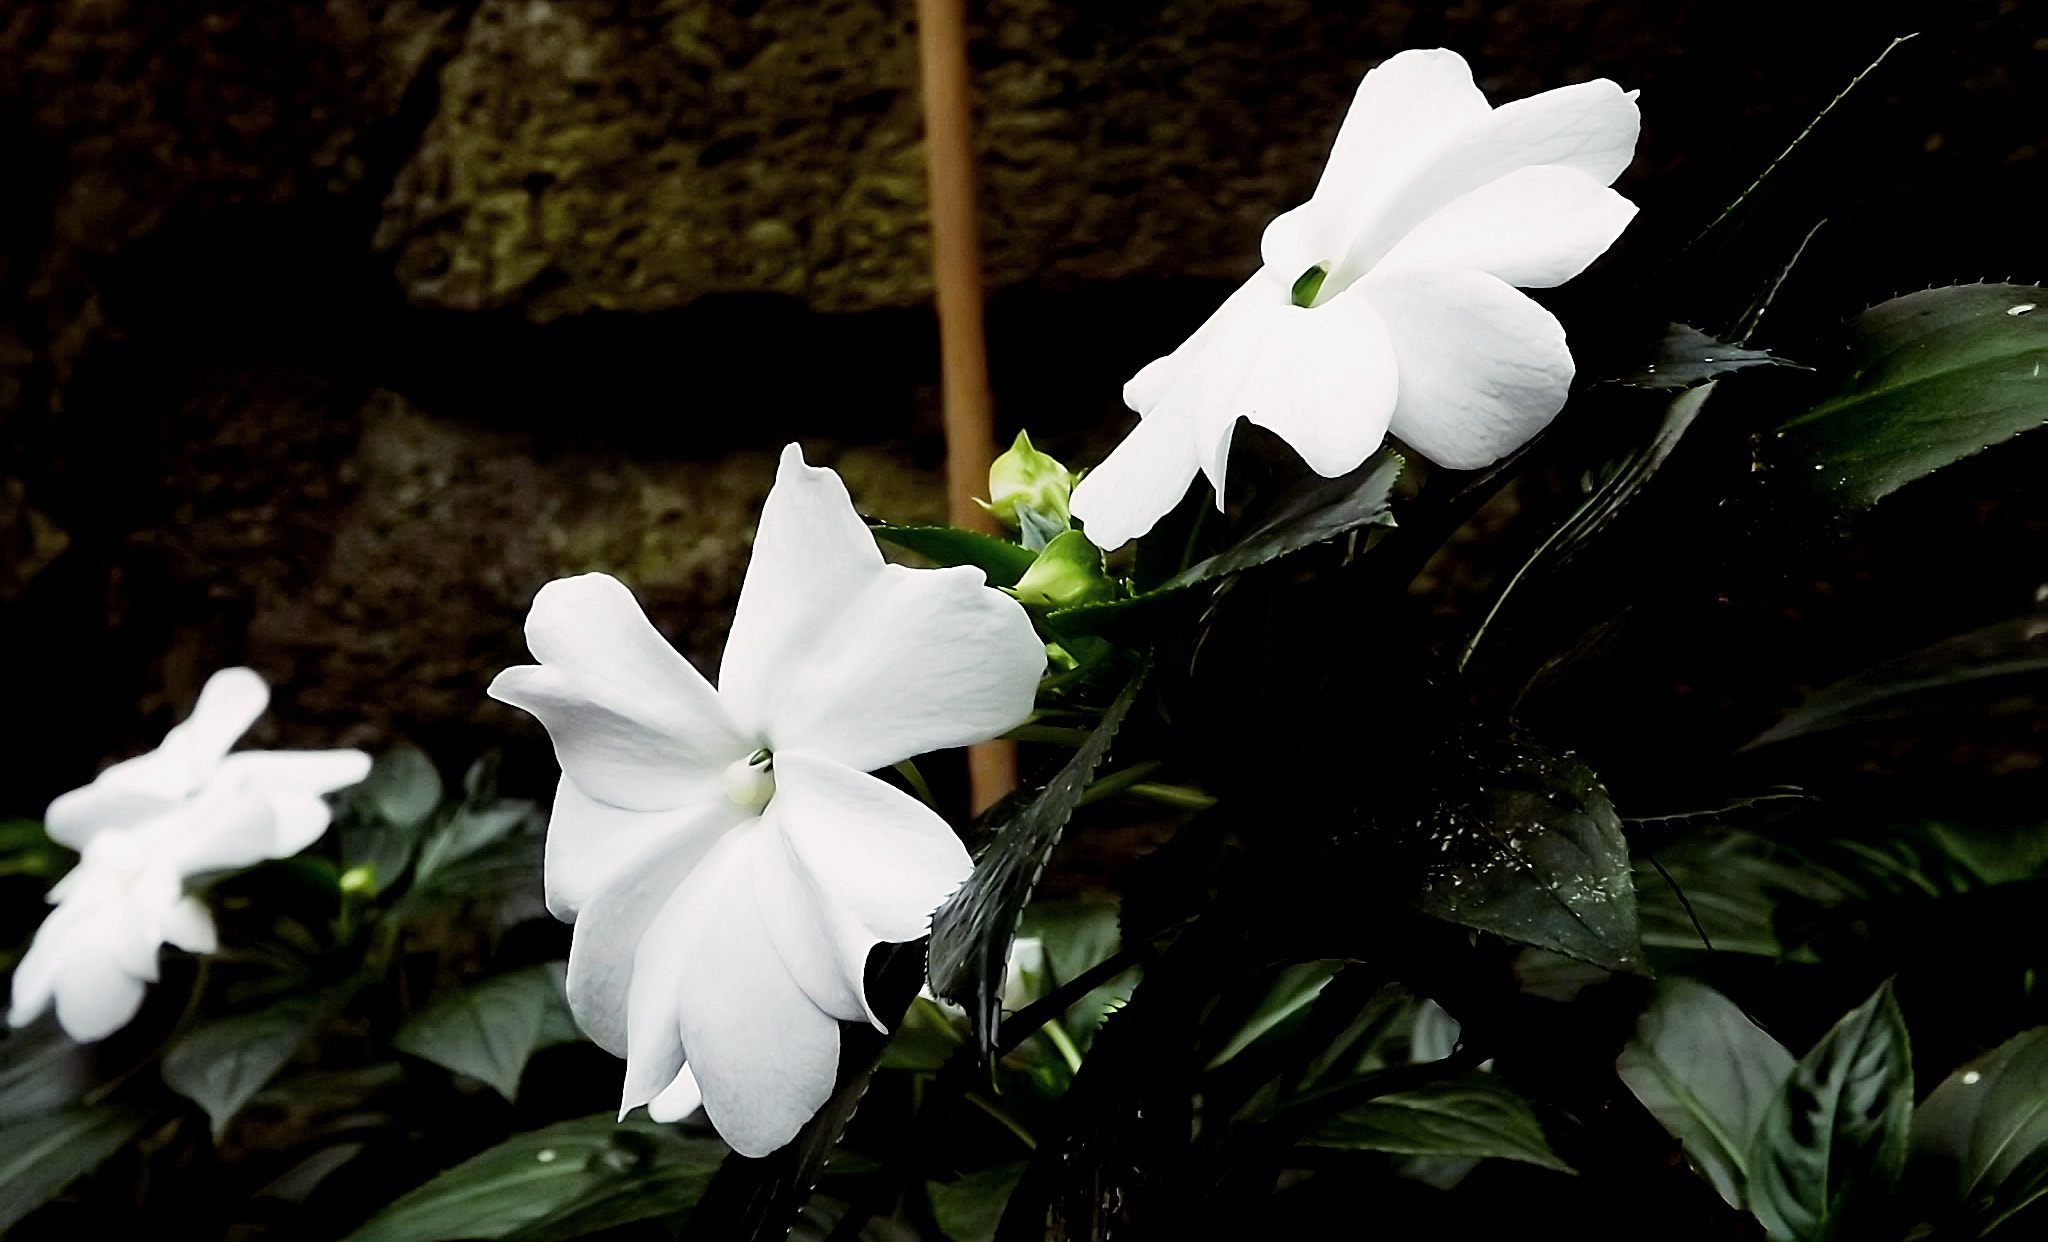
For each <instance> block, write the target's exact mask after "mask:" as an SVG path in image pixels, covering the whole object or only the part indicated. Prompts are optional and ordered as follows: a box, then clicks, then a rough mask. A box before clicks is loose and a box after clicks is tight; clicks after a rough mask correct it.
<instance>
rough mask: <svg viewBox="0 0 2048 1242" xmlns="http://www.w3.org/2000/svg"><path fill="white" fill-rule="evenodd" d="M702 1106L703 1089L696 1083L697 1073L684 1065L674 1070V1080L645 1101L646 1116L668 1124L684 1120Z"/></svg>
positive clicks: (651, 1119)
mask: <svg viewBox="0 0 2048 1242" xmlns="http://www.w3.org/2000/svg"><path fill="white" fill-rule="evenodd" d="M702 1107H704V1091H703V1089H702V1088H700V1087H699V1086H698V1085H697V1075H695V1074H694V1073H692V1072H690V1067H689V1066H687V1065H685V1066H683V1068H681V1069H679V1070H677V1071H676V1076H675V1080H674V1081H673V1082H671V1083H669V1085H668V1086H666V1087H663V1088H662V1090H661V1094H660V1095H657V1096H655V1097H654V1098H653V1099H651V1100H649V1101H647V1117H648V1119H649V1120H650V1121H658V1122H661V1123H662V1124H663V1125H668V1124H670V1123H673V1122H677V1121H682V1120H684V1119H685V1118H687V1117H688V1116H689V1115H690V1114H691V1113H694V1112H696V1111H697V1110H698V1109H700V1108H702Z"/></svg>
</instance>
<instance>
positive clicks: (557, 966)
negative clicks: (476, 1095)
mask: <svg viewBox="0 0 2048 1242" xmlns="http://www.w3.org/2000/svg"><path fill="white" fill-rule="evenodd" d="M563 971H564V964H563V963H561V962H542V963H541V964H539V965H537V966H528V967H525V968H524V969H521V970H513V971H507V972H506V973H504V974H502V975H499V976H497V977H496V978H494V979H486V980H485V981H484V982H482V983H479V984H477V985H476V986H475V987H473V988H469V989H466V990H465V991H461V992H458V993H456V994H455V995H453V996H450V997H448V998H446V999H445V1000H441V1001H438V1002H436V1003H435V1004H433V1005H431V1006H429V1007H427V1008H426V1009H423V1010H421V1011H420V1012H418V1013H416V1014H414V1015H413V1016H412V1017H411V1018H408V1019H407V1020H406V1023H405V1025H404V1026H401V1027H399V1028H398V1033H397V1034H396V1035H394V1036H392V1037H391V1046H392V1047H394V1048H396V1049H398V1050H399V1051H400V1052H410V1053H411V1054H412V1055H414V1056H416V1057H421V1058H423V1059H425V1060H428V1061H432V1062H433V1063H434V1064H436V1065H438V1066H441V1067H442V1068H443V1069H449V1070H453V1071H455V1072H456V1073H458V1074H467V1075H469V1076H470V1077H471V1078H480V1079H482V1080H483V1081H485V1082H487V1083H489V1084H490V1085H491V1086H492V1087H494V1088H496V1089H497V1092H498V1094H499V1095H502V1096H504V1097H505V1098H506V1099H508V1100H511V1099H517V1098H518V1095H519V1076H520V1075H521V1074H522V1073H524V1072H525V1070H526V1062H527V1060H528V1059H529V1058H530V1057H532V1056H533V1054H534V1053H536V1052H538V1051H540V1050H541V1049H542V1048H544V1047H546V1046H548V1044H549V1043H550V1042H559V1040H553V1039H550V1038H549V1037H550V1036H558V1035H559V1034H560V1033H561V1031H562V1029H563V1028H562V1025H561V1022H560V1017H561V1016H564V1015H566V1014H567V1011H568V1007H569V1002H568V1000H567V998H566V997H565V996H564V995H563V992H562V977H563ZM551 1014H552V1015H553V1016H554V1018H555V1020H553V1021H551V1020H550V1017H551ZM569 1029H570V1030H574V1029H575V1028H574V1026H573V1023H572V1024H571V1025H570V1027H569Z"/></svg>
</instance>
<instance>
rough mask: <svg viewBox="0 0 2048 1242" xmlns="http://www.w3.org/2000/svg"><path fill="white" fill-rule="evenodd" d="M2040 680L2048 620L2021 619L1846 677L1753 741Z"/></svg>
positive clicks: (2046, 661) (2046, 670)
mask: <svg viewBox="0 0 2048 1242" xmlns="http://www.w3.org/2000/svg"><path fill="white" fill-rule="evenodd" d="M2036 684H2040V685H2048V617H2018V618H2015V619H2014V620H2011V621H2001V622H1999V623H1998V624H1997V625H1991V626H1986V627H1985V628H1983V629H1981V630H1974V631H1972V632H1970V633H1968V634H1959V635H1957V636H1956V637H1954V638H1945V639H1943V640H1941V641H1940V642H1938V643H1935V644H1933V645H1931V646H1927V647H1922V648H1920V649H1919V650H1918V651H1913V652H1908V653H1907V654H1905V655H1902V656H1898V657H1895V658H1893V659H1890V660H1886V661H1884V662H1883V663H1881V664H1876V665H1873V666H1871V667H1870V668H1867V669H1864V670H1863V671H1862V672H1860V673H1855V674H1853V675H1851V676H1848V677H1845V678H1843V679H1842V680H1840V681H1838V682H1836V683H1834V684H1833V685H1831V686H1828V687H1826V688H1825V689H1822V690H1818V691H1816V692H1814V693H1813V694H1812V695H1810V696H1808V697H1807V700H1806V702H1804V703H1802V704H1800V705H1799V707H1798V708H1797V709H1795V710H1794V711H1793V712H1792V713H1791V714H1790V715H1788V716H1786V717H1785V718H1784V719H1783V720H1780V721H1779V722H1778V723H1777V724H1775V725H1772V726H1771V727H1770V728H1769V729H1767V730H1765V731H1764V732H1763V733H1762V734H1761V735H1759V736H1758V737H1757V738H1756V740H1755V741H1753V742H1751V743H1749V745H1750V746H1751V747H1756V746H1769V745H1771V744H1772V743H1774V742H1784V741H1789V740H1790V739H1792V738H1795V737H1805V736H1807V735H1809V734H1813V733H1824V732H1826V731H1828V730H1830V729H1839V728H1842V727H1844V726H1847V725H1860V724H1870V723H1873V722H1877V721H1884V720H1898V719H1903V718H1905V717H1909V716H1914V715H1919V714H1922V713H1924V712H1928V711H1935V710H1940V709H1943V708H1954V707H1956V706H1958V705H1960V704H1970V703H1981V702H1982V701H1983V700H1984V699H1985V698H1986V697H1991V696H2001V695H2005V694H2010V693H2013V692H2014V691H2017V690H2020V689H2022V688H2026V687H2030V686H2034V685H2036Z"/></svg>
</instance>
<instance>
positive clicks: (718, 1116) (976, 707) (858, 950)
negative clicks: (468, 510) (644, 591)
mask: <svg viewBox="0 0 2048 1242" xmlns="http://www.w3.org/2000/svg"><path fill="white" fill-rule="evenodd" d="M526 640H527V646H528V648H529V649H530V650H531V651H532V652H533V654H534V656H535V657H536V658H537V659H538V660H539V661H540V663H539V664H538V665H526V666H522V667H519V668H512V669H507V670H506V671H505V672H504V673H502V674H500V675H499V677H498V679H497V681H496V682H494V683H493V684H492V686H491V694H492V696H493V697H495V698H498V699H502V700H503V701H505V702H507V703H510V704H512V705H514V706H515V707H520V708H524V709H525V710H526V711H529V712H532V713H533V714H534V715H535V716H537V717H539V718H540V720H541V723H543V724H544V725H546V726H547V729H548V733H549V734H550V735H551V736H552V737H553V739H554V743H555V754H556V756H557V757H558V758H559V759H560V761H561V764H562V783H561V786H560V788H559V790H558V791H557V793H556V795H555V807H554V814H553V817H552V819H551V822H550V824H549V826H548V841H547V897H548V908H549V909H551V910H552V911H554V913H555V915H556V916H557V917H558V918H562V919H565V920H573V921H574V922H575V924H576V931H575V936H574V940H573V941H572V945H571V949H570V954H569V977H568V989H569V1003H570V1006H571V1008H572V1009H573V1010H574V1012H575V1014H576V1019H577V1021H578V1022H579V1023H581V1024H582V1026H583V1029H584V1030H585V1031H586V1032H587V1033H588V1034H589V1035H590V1037H591V1038H592V1039H594V1040H596V1041H597V1043H599V1044H600V1045H602V1046H603V1047H605V1048H607V1049H610V1050H611V1051H612V1052H613V1053H614V1054H616V1055H619V1056H623V1057H625V1058H626V1080H625V1090H624V1092H623V1095H622V1098H621V1105H622V1109H621V1113H622V1115H623V1111H624V1110H625V1109H631V1108H633V1107H635V1106H637V1105H640V1104H647V1105H648V1106H649V1107H648V1111H649V1113H650V1114H651V1115H653V1116H654V1117H656V1118H658V1119H661V1120H672V1119H675V1118H678V1117H680V1116H682V1115H684V1114H686V1113H688V1112H689V1111H691V1110H692V1109H694V1108H695V1107H696V1105H697V1103H698V1098H699V1091H700V1089H701V1098H702V1102H703V1106H704V1108H705V1110H706V1111H707V1112H708V1113H709V1114H710V1116H711V1121H712V1124H714V1125H715V1126H717V1127H718V1130H719V1132H720V1133H721V1134H723V1135H724V1136H725V1139H726V1141H727V1142H728V1143H730V1144H732V1146H733V1148H734V1149H735V1150H738V1151H740V1152H742V1153H745V1154H747V1155H761V1154H764V1153H766V1152H769V1151H772V1150H774V1149H775V1148H777V1147H780V1146H781V1145H782V1144H784V1143H786V1142H788V1141H789V1139H790V1138H791V1137H792V1136H793V1135H794V1134H795V1133H796V1132H797V1130H798V1129H799V1128H801V1127H802V1125H803V1123H804V1122H805V1121H806V1120H808V1119H809V1118H810V1116H811V1115H812V1114H813V1113H815V1112H816V1111H817V1109H818V1107H819V1106H820V1105H822V1104H823V1103H824V1102H825V1100H826V1098H827V1097H828V1096H829V1095H830V1094H831V1091H832V1084H833V1079H834V1076H835V1074H836V1071H837V1067H838V1061H839V1025H838V1024H839V1021H840V1020H841V1019H844V1020H847V1021H860V1020H867V1021H870V1022H876V1018H875V1015H874V1013H873V1012H872V1011H871V1010H870V1009H869V1007H868V1002H867V998H866V995H865V992H864V990H863V987H862V970H863V968H864V966H865V964H866V961H867V956H868V950H869V949H871V948H872V947H873V946H875V945H876V944H879V943H883V942H900V941H907V940H915V939H916V938H918V937H919V936H922V935H924V934H925V932H926V930H927V929H928V924H929V921H930V917H931V914H932V911H933V910H934V909H936V908H937V907H938V905H939V903H940V902H942V901H943V900H945V898H946V897H947V896H948V895H949V894H950V893H951V892H952V891H953V890H954V889H955V888H956V887H958V886H959V884H960V881H961V880H962V879H964V878H965V877H966V875H967V874H968V871H969V870H970V865H969V861H968V857H967V852H966V851H965V850H964V849H963V848H962V847H961V845H960V842H959V841H958V839H956V838H955V837H954V835H953V832H952V830H951V829H950V828H948V827H947V826H946V823H945V821H944V820H942V819H940V818H939V817H938V816H937V815H935V814H933V813H932V812H931V811H930V810H929V809H927V808H926V807H925V806H924V805H923V804H922V803H920V802H918V801H917V800H916V799H914V798H911V797H909V796H908V795H906V794H903V793H901V792H899V791H898V790H896V789H895V788H893V787H892V786H890V785H887V784H885V783H883V782H882V781H879V780H876V779H875V778H874V777H872V776H869V775H867V773H868V772H870V771H872V770H874V769H876V768H880V767H884V766H887V765H889V764H891V763H895V762H897V761H899V760H903V759H907V758H909V757H911V756H912V755H917V754H921V753H923V752H925V751H928V750H936V749H939V748H941V747H950V746H964V745H967V744H969V743H972V742H978V741H982V740H984V739H986V738H989V737H993V736H994V735H996V734H998V733H1001V732H1003V731H1005V730H1006V729H1009V728H1011V727H1012V726H1014V725H1016V724H1018V723H1020V722H1021V721H1023V720H1024V719H1025V717H1026V716H1028V715H1029V714H1030V711H1031V706H1032V699H1033V696H1034V694H1035V692H1036V689H1037V683H1038V678H1039V675H1040V673H1041V672H1042V671H1043V669H1044V665H1045V651H1044V647H1043V646H1042V645H1041V644H1040V642H1039V639H1038V638H1037V636H1036V635H1035V634H1034V633H1033V632H1032V628H1031V622H1030V620H1029V618H1028V617H1027V616H1026V614H1025V612H1024V610H1023V608H1022V607H1021V606H1020V605H1019V604H1017V602H1016V601H1015V600H1012V599H1010V598H1009V597H1008V596H1005V595H1003V594H1002V593H1001V592H999V591H995V590H993V589H991V588H989V587H987V586H986V585H984V579H983V577H982V574H981V571H980V570H977V569H971V568H964V567H962V568H953V569H938V570H914V569H906V568H904V567H902V566H899V565H888V564H884V563H883V561H882V557H881V553H880V552H879V551H878V550H877V549H876V546H875V541H874V538H873V536H871V535H870V534H869V533H868V529H867V527H866V525H864V524H863V523H862V522H861V520H860V518H859V516H858V515H857V514H855V512H854V510H853V502H852V500H851V499H850V498H849V497H848V496H847V494H846V487H845V485H844V484H842V483H841V482H840V481H839V476H838V475H836V474H834V473H833V472H832V471H830V470H824V469H817V468H813V467H810V466H806V465H805V464H804V461H803V456H802V454H801V453H800V452H799V451H798V449H797V446H795V445H793V444H792V445H790V446H789V447H788V448H787V449H785V450H784V451H783V454H782V463H781V467H780V469H779V470H778V472H777V474H776V479H775V486H774V488H773V490H771V491H770V492H769V494H768V499H767V502H766V503H765V504H764V505H763V506H762V510H761V524H760V529H759V533H758V534H757V535H756V537H755V541H754V555H753V563H752V564H751V565H750V566H749V567H748V569H747V578H746V583H745V585H744V586H743V587H742V589H741V591H740V601H739V610H738V614H737V615H736V616H735V618H734V620H733V626H732V633H731V637H730V638H729V639H728V640H727V643H726V648H725V659H724V663H723V665H722V666H721V668H720V670H719V684H718V688H717V689H716V690H714V689H712V687H711V685H710V684H709V683H708V682H706V681H705V680H704V678H703V677H702V676H701V675H700V674H699V673H698V672H697V671H696V669H694V668H692V667H691V666H690V664H689V662H688V661H686V660H684V659H683V657H682V656H681V655H680V654H678V653H677V652H676V650H675V649H674V648H672V647H670V646H669V645H668V643H667V642H665V641H663V639H662V637H661V635H660V634H658V633H657V632H656V631H655V629H654V627H653V626H652V625H651V624H649V623H648V621H647V618H646V616H645V615H644V614H643V613H642V612H641V611H640V608H639V606H638V605H637V604H636V603H635V602H634V600H633V596H632V594H631V593H630V592H628V591H627V590H626V588H625V587H624V586H622V585H620V584H619V583H618V582H617V581H616V580H614V579H612V578H609V577H606V576H604V575H603V574H585V575H583V576H582V577H578V578H564V579H561V580H559V581H555V582H551V583H549V584H548V585H547V586H545V587H542V588H541V591H540V594H539V596H538V597H537V598H535V600H534V602H533V611H532V613H531V614H530V615H529V616H528V617H527V621H526ZM876 1025H878V1026H879V1025H880V1023H879V1022H876ZM686 1058H687V1060H688V1062H689V1065H688V1068H685V1066H684V1061H685V1059H686Z"/></svg>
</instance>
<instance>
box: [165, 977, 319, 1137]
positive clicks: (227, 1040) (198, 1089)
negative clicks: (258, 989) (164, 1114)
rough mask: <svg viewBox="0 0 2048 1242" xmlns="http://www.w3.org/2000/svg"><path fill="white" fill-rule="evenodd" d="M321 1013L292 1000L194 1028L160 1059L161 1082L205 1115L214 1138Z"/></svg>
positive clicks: (305, 1000) (307, 1001)
mask: <svg viewBox="0 0 2048 1242" xmlns="http://www.w3.org/2000/svg"><path fill="white" fill-rule="evenodd" d="M325 1012H326V1005H325V1004H324V1003H323V1002H322V1000H321V999H320V998H316V997H305V996H294V997H291V998H289V999H286V1000H282V1001H279V1002H278V1003H277V1004H275V1005H271V1006H269V1007H268V1008H265V1009H258V1010H255V1011H254V1012H251V1013H245V1014H239V1015H237V1016H235V1017H232V1018H223V1019H221V1020H220V1021H218V1022H208V1023H206V1024H205V1025H203V1026H197V1027H194V1028H193V1029H192V1030H190V1031H188V1032H186V1033H185V1035H184V1036H183V1037H182V1038H180V1039H179V1040H178V1042H177V1043H175V1044H173V1045H171V1049H170V1051H168V1052H166V1053H165V1054H164V1063H163V1076H164V1082H165V1083H166V1084H168V1085H169V1086H170V1088H171V1090H173V1091H176V1092H177V1093H178V1094H179V1095H182V1096H184V1097H185V1098H186V1099H188V1100H191V1101H192V1102H193V1103H195V1104H197V1105H199V1107H201V1108H203V1109H205V1110H206V1115H207V1117H208V1118H209V1119H210V1120H211V1121H212V1123H213V1136H214V1137H215V1138H219V1137H220V1136H221V1133H222V1131H224V1130H226V1129H227V1124H228V1122H229V1121H230V1120H232V1119H233V1118H234V1115H235V1114H236V1113H237V1112H239V1111H240V1110H241V1107H242V1105H244V1104H246V1103H248V1102H249V1097H251V1096H253V1095H255V1094H256V1093H257V1092H258V1091H260V1090H262V1089H263V1084H264V1083H267V1082H269V1081H270V1080H271V1078H272V1077H273V1076H274V1075H275V1074H276V1073H277V1071H279V1070H281V1069H283V1068H284V1066H285V1063H286V1062H287V1061H290V1060H291V1059H292V1054H293V1053H296V1052H297V1051H298V1050H299V1046H300V1045H301V1044H303V1043H305V1042H306V1037H307V1036H308V1035H310V1034H312V1032H313V1028H314V1027H315V1026H316V1025H318V1024H319V1022H320V1019H321V1018H322V1017H323V1016H324V1015H325Z"/></svg>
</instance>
